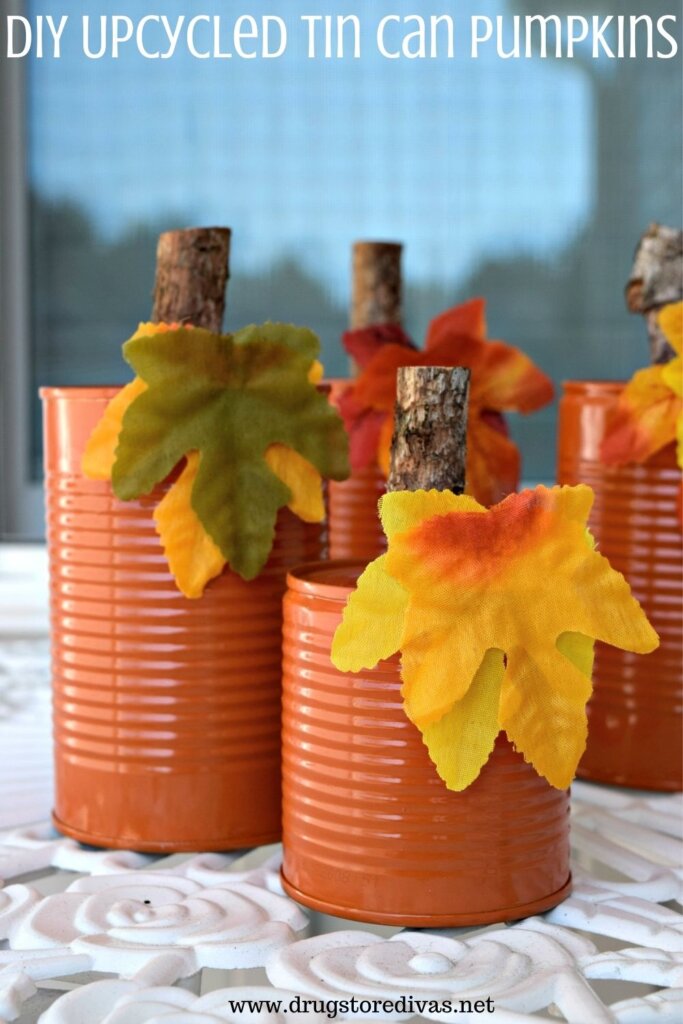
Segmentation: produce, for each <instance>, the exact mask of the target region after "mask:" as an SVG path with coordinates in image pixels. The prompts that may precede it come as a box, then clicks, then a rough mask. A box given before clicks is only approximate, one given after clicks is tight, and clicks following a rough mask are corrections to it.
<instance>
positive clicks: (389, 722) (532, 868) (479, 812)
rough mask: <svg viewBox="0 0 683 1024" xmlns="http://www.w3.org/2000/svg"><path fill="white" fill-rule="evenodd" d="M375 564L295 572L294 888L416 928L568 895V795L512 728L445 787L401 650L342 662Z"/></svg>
mask: <svg viewBox="0 0 683 1024" xmlns="http://www.w3.org/2000/svg"><path fill="white" fill-rule="evenodd" d="M363 567H364V566H363V565H360V564H359V563H357V562H356V563H352V562H342V561H340V562H328V563H319V564H318V565H309V566H304V567H303V568H301V569H297V570H294V571H293V572H292V573H290V575H289V577H288V591H287V594H286V597H285V601H284V661H283V666H284V672H283V844H284V863H283V871H282V874H283V885H284V887H285V889H286V891H287V892H288V893H289V895H290V896H293V897H294V899H296V900H298V901H300V902H301V903H303V904H305V905H306V906H309V907H312V908H314V909H316V910H321V911H324V912H325V913H329V914H334V915H337V916H339V917H346V918H352V919H354V920H359V921H369V922H375V923H378V924H389V925H399V926H406V927H451V926H460V925H474V924H485V923H488V922H493V921H506V920H513V919H516V918H521V917H526V916H528V915H529V914H535V913H539V912H540V911H543V910H547V909H549V908H550V907H553V906H555V905H556V904H557V903H559V902H560V901H561V900H562V899H563V898H564V897H565V896H566V895H567V893H568V892H569V889H570V885H571V878H570V869H569V794H568V792H566V791H560V790H557V789H553V788H552V786H550V785H549V784H548V783H547V782H546V781H545V780H544V779H542V778H541V777H540V776H538V775H537V774H536V772H535V771H534V769H533V768H532V767H531V766H530V765H528V764H526V762H525V761H524V759H523V758H522V756H521V755H520V754H517V753H515V751H514V750H513V749H512V746H511V745H510V743H509V742H508V740H507V739H506V738H505V736H504V735H503V734H501V735H500V736H499V737H498V740H497V742H496V746H495V749H494V751H493V753H492V755H491V758H490V760H489V762H488V763H487V764H486V766H485V767H484V769H483V771H482V773H481V775H480V776H479V778H478V779H477V780H476V781H475V782H474V783H473V784H472V786H470V787H469V788H468V789H466V790H465V791H464V792H462V793H453V792H450V791H449V790H447V789H446V787H445V785H444V783H443V782H442V781H441V779H440V778H439V777H438V775H437V773H436V769H435V768H434V765H433V764H432V762H431V761H430V760H429V757H428V754H427V750H426V747H425V746H424V745H423V743H422V739H421V737H420V734H419V732H418V730H417V729H416V728H415V726H414V725H413V724H412V723H411V722H410V721H409V720H408V718H407V717H406V715H405V713H404V711H403V707H402V700H401V679H400V674H399V661H398V658H397V657H396V658H392V659H390V660H389V661H385V662H381V663H380V664H379V665H378V667H377V668H376V669H374V670H372V671H367V672H363V673H358V674H353V673H341V672H338V671H337V670H336V669H335V668H334V666H333V665H332V663H331V661H330V647H331V643H332V637H333V635H334V632H335V629H336V627H337V625H338V624H339V622H340V620H341V615H342V611H343V608H344V605H345V603H346V600H347V598H348V595H349V593H350V592H351V590H352V589H353V587H354V585H355V582H356V580H357V578H358V576H359V575H360V573H361V571H362V569H363Z"/></svg>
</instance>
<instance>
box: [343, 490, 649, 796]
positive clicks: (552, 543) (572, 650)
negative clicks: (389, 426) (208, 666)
mask: <svg viewBox="0 0 683 1024" xmlns="http://www.w3.org/2000/svg"><path fill="white" fill-rule="evenodd" d="M592 500H593V495H592V492H591V490H590V488H588V487H585V486H583V485H579V486H577V487H563V488H559V487H555V488H551V489H548V488H545V487H538V488H536V489H535V490H533V491H524V492H522V493H521V494H515V495H511V496H510V497H509V498H506V499H505V501H503V502H501V503H500V504H499V505H496V506H495V507H494V508H492V509H489V510H486V509H482V508H481V506H478V505H477V504H476V503H475V502H474V501H473V499H471V498H467V497H465V496H460V497H455V496H453V495H448V494H443V495H441V494H438V495H437V493H436V492H434V493H433V495H432V492H428V493H424V492H414V493H410V494H408V493H405V492H398V493H396V492H394V493H391V494H388V495H386V496H385V498H384V499H383V501H382V518H383V521H384V523H385V529H386V532H387V534H388V536H389V549H388V552H387V554H386V555H385V556H383V560H382V562H381V563H380V565H379V566H377V563H374V564H375V566H376V568H375V571H374V572H368V571H367V570H366V572H367V573H368V580H369V581H370V593H366V594H364V596H363V600H362V602H358V603H357V605H356V607H355V608H353V605H354V604H355V603H356V595H352V597H351V599H350V601H349V609H353V610H352V613H351V616H350V617H349V618H348V628H347V629H346V631H345V632H340V634H339V642H338V643H337V644H335V648H334V650H333V661H334V663H335V664H336V665H338V667H340V666H341V665H343V664H344V663H345V661H346V660H348V652H349V651H353V652H354V659H353V660H354V668H356V669H358V668H360V667H371V665H372V664H373V661H374V655H375V654H376V653H377V648H376V645H375V647H374V648H373V644H372V643H368V642H367V641H362V642H359V638H358V633H359V632H363V633H365V634H368V633H374V632H379V630H376V629H375V625H374V619H373V614H372V608H373V605H374V606H376V605H377V604H379V603H381V601H382V599H383V598H382V595H383V593H384V592H386V589H387V583H386V578H387V577H388V578H390V579H392V580H394V582H395V583H397V584H398V585H399V586H400V587H402V588H403V590H404V591H405V592H406V593H407V594H408V595H409V598H408V603H407V606H405V605H400V606H399V605H398V604H397V605H396V611H395V614H396V616H397V618H398V619H400V622H397V623H395V624H394V625H393V628H390V627H388V625H387V623H386V622H385V621H383V622H382V630H381V631H382V633H383V634H387V637H388V635H389V634H391V642H389V640H388V639H387V642H386V643H385V644H384V645H383V653H382V656H383V657H386V656H388V654H389V653H390V652H389V648H390V647H391V646H393V644H394V643H395V642H396V637H397V636H398V635H399V632H401V629H400V627H402V635H401V639H400V643H399V645H398V646H399V647H400V649H401V651H402V673H401V674H402V679H403V696H404V701H405V709H406V713H407V715H408V717H409V718H410V719H411V720H412V721H413V722H414V723H415V724H416V725H417V726H418V728H420V729H421V730H423V731H424V733H425V736H427V734H428V735H429V736H430V743H429V745H430V747H431V749H432V750H433V751H435V753H437V754H438V756H439V759H440V761H442V760H443V758H445V757H446V753H447V748H446V747H444V743H445V738H444V737H445V735H446V732H447V731H448V724H449V722H450V723H451V724H452V725H453V726H454V728H456V729H461V728H464V725H463V723H464V722H465V718H464V717H463V715H466V714H468V713H469V712H470V711H472V713H473V714H474V713H475V711H474V710H473V709H476V708H478V709H479V712H476V713H478V714H480V715H481V718H482V722H483V724H482V725H481V730H483V733H482V731H481V730H475V731H474V732H473V733H472V735H471V739H472V744H473V750H472V751H471V752H467V754H465V753H463V757H462V759H461V760H460V761H459V762H458V763H456V762H453V763H450V762H444V764H445V765H446V767H443V765H442V770H443V772H444V774H447V775H448V777H449V779H450V782H454V781H455V782H457V784H458V785H460V784H461V783H462V781H463V779H464V778H465V777H466V776H467V775H468V772H470V773H471V771H472V770H473V767H472V766H473V765H474V763H475V762H476V761H477V759H479V761H480V763H481V760H482V758H484V759H485V750H486V748H487V746H488V744H489V741H490V739H491V734H492V729H493V727H492V725H491V714H490V701H491V700H492V699H493V697H492V694H493V691H494V688H495V686H494V679H495V672H494V670H493V668H491V663H490V662H487V654H488V652H490V651H497V652H502V653H503V654H504V655H505V658H506V665H505V670H504V674H503V678H502V682H501V685H500V698H499V706H498V724H499V726H500V727H502V728H503V729H505V731H506V732H507V734H508V737H509V738H510V740H511V741H512V742H513V743H514V744H515V746H516V747H517V748H518V749H519V750H520V751H521V752H522V754H523V755H524V757H525V758H526V759H527V760H528V761H530V762H531V763H532V764H533V765H534V766H535V768H536V770H537V771H538V772H539V773H540V774H542V775H544V776H545V777H546V778H547V779H548V780H549V782H551V783H552V785H554V786H557V787H559V788H564V787H565V786H566V785H567V784H568V781H569V780H570V779H571V777H572V775H573V773H574V771H575V769H576V764H577V763H578V759H579V757H580V755H581V753H582V751H583V748H584V745H585V738H586V715H585V704H586V701H587V699H588V696H589V695H590V690H591V683H590V670H591V664H592V647H593V639H594V638H595V639H599V640H601V641H603V642H605V643H609V644H612V645H614V646H617V647H621V648H623V649H625V650H629V651H635V652H638V653H647V652H649V651H652V650H654V648H655V647H656V646H657V644H658V638H657V634H656V633H655V631H654V630H653V629H652V627H651V626H650V624H649V623H648V621H647V619H646V617H645V615H644V614H643V612H642V610H641V608H640V606H639V605H638V603H637V602H636V601H635V599H634V598H633V597H632V595H631V592H630V589H629V587H628V584H627V583H626V580H625V579H624V577H623V576H622V575H621V574H620V573H618V572H616V571H615V570H613V569H612V567H611V566H610V564H609V562H608V561H607V559H605V558H604V557H603V556H602V555H601V554H600V553H599V552H598V551H596V550H595V548H594V546H593V544H592V539H591V538H590V537H589V535H587V518H588V513H589V511H590V507H591V504H592ZM387 527H388V528H387ZM373 588H374V589H373ZM402 608H403V609H404V610H402ZM346 621H347V620H345V622H346ZM361 654H362V657H361V656H360V655H361ZM363 659H365V660H364V662H363ZM361 662H363V664H360V663H361ZM493 664H494V665H495V662H494V663H493ZM483 665H488V667H489V669H490V671H491V675H490V677H489V675H488V672H487V671H484V672H483V675H482V674H480V673H481V669H482V666H483ZM475 679H476V680H477V684H478V688H477V691H476V692H475V693H474V694H472V693H470V691H471V689H472V687H473V685H474V681H475ZM465 702H467V703H465ZM456 707H459V708H460V712H457V711H455V710H454V709H455V708H456ZM487 709H488V710H487ZM449 716H451V717H449ZM486 723H488V724H486ZM439 725H440V728H438V729H436V728H435V727H436V726H439ZM450 782H449V784H450Z"/></svg>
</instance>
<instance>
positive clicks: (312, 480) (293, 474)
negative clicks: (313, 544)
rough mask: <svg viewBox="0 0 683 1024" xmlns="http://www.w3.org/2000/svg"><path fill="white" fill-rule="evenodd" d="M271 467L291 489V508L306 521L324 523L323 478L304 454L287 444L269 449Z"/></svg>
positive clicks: (289, 503) (268, 457)
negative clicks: (288, 446)
mask: <svg viewBox="0 0 683 1024" xmlns="http://www.w3.org/2000/svg"><path fill="white" fill-rule="evenodd" d="M264 457H265V460H266V463H267V465H268V468H269V469H271V470H272V471H273V473H275V476H276V477H278V479H279V480H281V481H282V483H283V484H284V485H285V486H286V487H288V488H289V491H290V494H291V498H290V500H289V501H288V502H287V505H288V507H289V508H290V509H291V511H292V512H293V513H294V515H295V516H298V517H299V519H303V521H304V522H305V523H321V522H322V521H323V519H324V518H325V500H324V497H323V481H322V477H321V476H320V473H319V472H318V470H317V469H316V468H315V466H313V465H311V463H310V462H308V461H307V460H306V459H304V458H303V456H302V455H299V453H298V452H297V451H295V450H294V449H293V448H287V446H286V445H284V444H271V445H270V447H268V448H266V454H265V456H264Z"/></svg>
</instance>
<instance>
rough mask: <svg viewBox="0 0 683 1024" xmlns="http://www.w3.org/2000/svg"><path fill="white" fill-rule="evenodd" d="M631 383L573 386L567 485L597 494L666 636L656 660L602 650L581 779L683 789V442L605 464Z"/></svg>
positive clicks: (606, 549)
mask: <svg viewBox="0 0 683 1024" xmlns="http://www.w3.org/2000/svg"><path fill="white" fill-rule="evenodd" d="M623 387H624V384H623V383H621V382H618V381H568V382H567V383H565V385H564V396H563V398H562V400H561V403H560V423H559V450H558V480H559V482H560V483H562V484H576V483H585V484H589V485H590V486H591V487H592V488H593V491H594V492H595V504H594V506H593V509H592V512H591V517H590V528H591V531H592V533H593V535H594V536H595V539H596V541H597V545H598V548H599V550H600V551H601V552H602V554H603V555H605V556H606V557H607V558H608V559H609V560H610V562H611V563H612V565H613V566H614V568H615V569H618V570H619V572H621V573H623V574H624V576H625V577H626V579H627V580H628V582H629V584H630V586H631V589H632V591H633V594H634V596H635V597H636V598H637V599H638V601H640V604H641V605H642V607H643V609H644V611H645V614H646V615H647V617H648V619H649V620H650V622H651V623H652V625H653V626H654V628H655V629H656V630H657V632H658V633H659V636H660V646H659V648H658V649H657V650H656V651H653V652H652V653H651V654H647V655H640V654H630V653H629V652H628V651H621V650H617V649H616V648H614V647H608V646H606V645H604V644H600V643H598V644H596V649H595V669H594V673H593V680H594V692H593V696H592V697H591V700H590V701H589V704H588V746H587V749H586V753H585V755H584V757H583V759H582V761H581V764H580V766H579V771H578V774H579V776H580V777H581V778H584V779H592V780H595V781H596V782H610V783H614V784H616V785H620V786H632V787H636V788H639V789H641V788H642V789H655V790H680V789H683V533H682V531H681V523H680V510H679V505H678V502H679V495H680V487H681V471H680V469H679V468H678V466H677V464H676V455H675V448H674V445H673V444H672V445H670V446H668V447H667V448H664V449H662V450H661V451H660V452H658V453H657V454H656V455H654V456H653V457H652V458H651V459H649V460H648V461H647V462H646V463H644V464H643V465H632V466H622V467H612V466H605V465H603V463H602V462H601V460H600V447H601V444H602V440H603V438H604V436H605V431H606V427H607V422H608V418H609V416H610V413H611V411H612V409H613V408H614V405H615V403H616V401H617V399H618V396H619V394H620V392H621V390H622V389H623Z"/></svg>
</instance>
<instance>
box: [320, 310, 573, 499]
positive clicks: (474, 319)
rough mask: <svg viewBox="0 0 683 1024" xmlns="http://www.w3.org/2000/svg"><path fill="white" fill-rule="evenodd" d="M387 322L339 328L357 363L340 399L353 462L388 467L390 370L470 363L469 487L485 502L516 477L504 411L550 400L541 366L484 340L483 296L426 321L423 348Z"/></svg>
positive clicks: (360, 465)
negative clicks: (369, 326) (355, 374)
mask: <svg viewBox="0 0 683 1024" xmlns="http://www.w3.org/2000/svg"><path fill="white" fill-rule="evenodd" d="M397 331H398V329H397V328H396V327H395V326H394V325H385V328H384V333H382V331H381V329H380V328H372V329H368V330H364V331H351V332H348V333H347V334H346V335H344V344H345V346H346V348H347V351H349V352H352V353H353V354H354V356H355V357H356V359H357V362H358V364H359V366H360V367H361V373H360V374H359V375H358V377H357V379H356V380H355V381H354V382H352V383H351V384H349V387H348V388H347V389H346V391H345V392H344V393H343V394H342V396H341V399H340V401H339V411H340V413H341V415H342V417H343V419H344V422H345V424H346V428H347V430H348V432H349V437H350V442H351V464H352V466H353V468H354V469H362V468H364V467H365V466H367V465H370V464H371V463H372V462H375V463H376V464H377V465H379V467H380V469H381V470H382V472H383V473H384V474H385V475H386V474H388V471H389V461H390V453H391V439H392V432H393V431H392V426H393V417H394V404H395V401H396V373H397V370H398V369H399V368H400V367H402V366H465V367H467V368H468V369H469V370H470V371H471V377H470V392H469V418H468V431H467V474H466V475H467V489H468V493H470V494H472V495H474V497H475V498H477V500H478V501H480V502H482V503H483V504H486V505H490V504H494V503H495V502H497V501H499V500H500V499H501V498H502V497H504V496H505V495H506V494H509V493H511V492H512V491H514V490H515V489H516V487H517V485H518V483H519V473H520V457H519V451H518V449H517V447H516V445H515V444H514V443H513V441H511V440H510V439H509V438H508V437H507V432H506V428H505V421H504V418H503V413H506V412H522V413H529V412H533V411H534V410H536V409H539V408H541V406H543V405H546V404H547V403H548V402H550V401H551V400H552V397H553V385H552V382H551V381H550V379H549V378H548V377H547V376H546V374H544V373H542V372H541V370H539V369H538V367H537V366H535V365H534V363H533V362H532V361H531V359H529V357H528V356H526V355H525V354H524V353H523V352H521V351H520V350H519V349H517V348H514V347H513V346H512V345H506V344H504V343H503V342H502V341H487V340H486V304H485V302H484V300H483V299H473V300H471V301H470V302H465V303H463V304H462V305H460V306H456V307H454V308H453V309H450V310H446V312H445V313H442V314H441V315H440V316H438V317H436V319H434V320H433V321H432V323H431V324H430V326H429V329H428V331H427V339H426V345H425V349H424V351H418V350H417V349H416V348H415V347H414V346H413V345H412V344H411V343H409V342H408V343H406V341H404V340H401V339H399V338H397V337H396V335H397Z"/></svg>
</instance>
